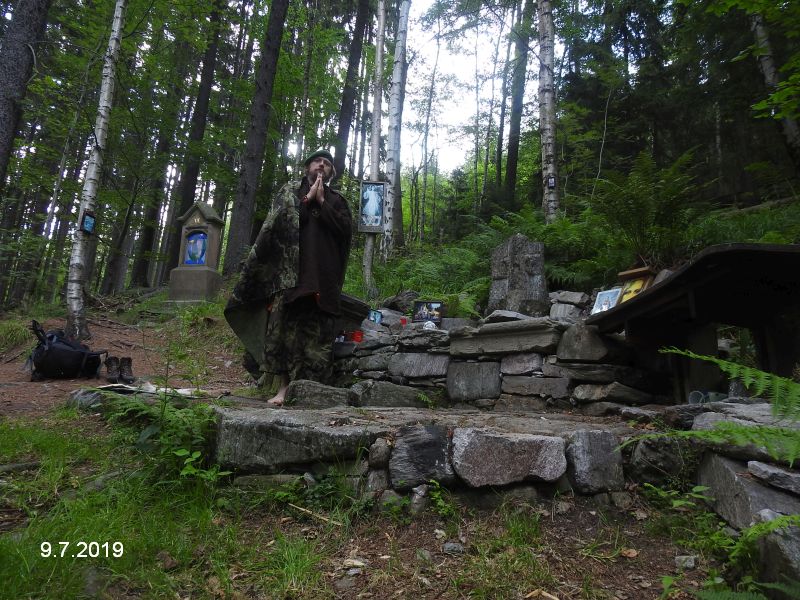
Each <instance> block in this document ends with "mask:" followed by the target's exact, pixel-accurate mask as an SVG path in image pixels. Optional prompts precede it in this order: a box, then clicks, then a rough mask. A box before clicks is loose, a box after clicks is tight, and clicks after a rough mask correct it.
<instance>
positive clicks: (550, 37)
mask: <svg viewBox="0 0 800 600" xmlns="http://www.w3.org/2000/svg"><path fill="white" fill-rule="evenodd" d="M554 64H555V29H554V27H553V5H552V3H551V2H550V0H539V128H540V131H541V137H542V189H543V192H544V194H543V196H542V197H543V202H542V208H543V209H544V217H545V221H546V222H548V223H551V222H552V221H554V220H555V218H556V216H558V206H559V203H558V165H557V164H556V89H555V84H554V82H553V73H554ZM549 182H552V184H551V183H549Z"/></svg>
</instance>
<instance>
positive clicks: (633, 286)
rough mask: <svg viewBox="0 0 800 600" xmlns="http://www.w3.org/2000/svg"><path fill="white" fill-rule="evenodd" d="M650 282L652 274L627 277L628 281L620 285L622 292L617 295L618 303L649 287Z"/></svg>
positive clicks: (651, 281)
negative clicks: (632, 277) (633, 277)
mask: <svg viewBox="0 0 800 600" xmlns="http://www.w3.org/2000/svg"><path fill="white" fill-rule="evenodd" d="M651 283H653V276H652V275H647V276H644V277H636V278H635V279H628V281H626V282H625V283H624V284H623V285H622V292H621V293H620V295H619V303H620V304H622V303H623V302H627V301H628V300H630V299H631V298H635V297H636V296H638V295H639V294H641V293H642V292H643V291H645V290H646V289H647V288H649V287H650V284H651Z"/></svg>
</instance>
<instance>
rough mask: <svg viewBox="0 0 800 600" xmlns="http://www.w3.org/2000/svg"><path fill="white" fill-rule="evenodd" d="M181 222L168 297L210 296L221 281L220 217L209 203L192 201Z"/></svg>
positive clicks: (198, 299) (196, 298)
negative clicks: (177, 256) (176, 257)
mask: <svg viewBox="0 0 800 600" xmlns="http://www.w3.org/2000/svg"><path fill="white" fill-rule="evenodd" d="M178 222H179V223H182V225H183V227H182V229H181V250H180V264H179V265H178V266H177V267H176V268H174V269H172V271H170V274H169V299H170V300H173V301H176V302H202V301H206V300H213V299H214V297H215V296H216V295H217V292H219V288H220V285H221V284H222V275H220V274H219V272H218V271H217V268H218V267H219V256H220V246H221V241H222V226H223V221H222V219H220V218H219V216H217V213H216V212H214V209H213V208H211V207H210V206H209V205H208V204H205V203H202V202H195V203H194V205H193V206H192V207H191V208H190V209H189V210H188V211H187V212H186V214H184V215H182V216H180V217H178Z"/></svg>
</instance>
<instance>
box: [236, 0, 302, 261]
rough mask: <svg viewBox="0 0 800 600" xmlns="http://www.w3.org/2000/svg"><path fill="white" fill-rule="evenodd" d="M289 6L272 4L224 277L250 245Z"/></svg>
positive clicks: (279, 1) (285, 1) (284, 1)
mask: <svg viewBox="0 0 800 600" xmlns="http://www.w3.org/2000/svg"><path fill="white" fill-rule="evenodd" d="M288 7H289V0H273V2H272V4H271V5H270V10H269V19H268V21H267V31H266V34H265V36H264V42H263V44H262V54H261V62H260V64H259V66H258V73H257V75H256V92H255V95H254V96H253V104H252V106H251V108H250V123H249V125H248V128H247V141H246V143H245V149H244V155H243V156H242V167H241V172H240V173H239V184H238V186H237V190H236V199H235V201H234V203H233V209H232V211H231V219H230V226H229V228H228V247H227V249H226V251H225V264H224V268H223V273H224V274H225V275H232V274H234V273H236V272H237V271H238V270H239V263H240V262H241V260H242V258H243V257H244V256H245V252H246V251H247V248H248V247H249V246H250V231H251V229H252V225H253V207H254V206H255V199H256V191H257V190H258V177H259V175H260V174H261V165H262V164H263V162H264V148H265V147H266V143H267V126H268V125H269V119H270V115H271V114H272V107H271V105H270V101H271V100H272V87H273V84H274V82H275V71H276V69H277V66H278V55H279V54H280V49H281V39H282V37H283V23H284V21H285V20H286V12H287V10H288Z"/></svg>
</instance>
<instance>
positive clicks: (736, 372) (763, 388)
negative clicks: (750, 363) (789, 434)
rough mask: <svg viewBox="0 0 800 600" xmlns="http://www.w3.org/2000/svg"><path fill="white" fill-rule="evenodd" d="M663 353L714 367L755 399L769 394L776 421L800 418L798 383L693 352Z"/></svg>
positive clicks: (665, 350)
mask: <svg viewBox="0 0 800 600" xmlns="http://www.w3.org/2000/svg"><path fill="white" fill-rule="evenodd" d="M661 352H664V353H667V354H678V355H680V356H687V357H689V358H696V359H698V360H704V361H707V362H711V363H714V364H715V365H717V366H718V367H719V368H720V370H721V371H722V372H723V373H725V374H726V375H727V376H728V377H730V378H731V379H739V380H740V381H741V382H742V383H743V384H744V386H745V387H746V388H747V389H748V390H749V391H751V392H753V393H754V394H755V395H757V396H762V395H764V394H765V393H766V394H767V395H768V397H769V399H770V400H771V402H772V414H773V415H775V416H776V417H780V418H789V419H793V420H797V419H798V418H800V383H797V382H796V381H792V380H791V379H788V378H786V377H780V376H779V375H775V374H773V373H767V372H765V371H761V370H759V369H754V368H753V367H746V366H744V365H740V364H738V363H735V362H730V361H727V360H722V359H721V358H716V357H714V356H705V355H702V354H695V353H694V352H691V351H689V350H679V349H678V348H674V347H672V348H662V349H661Z"/></svg>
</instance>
